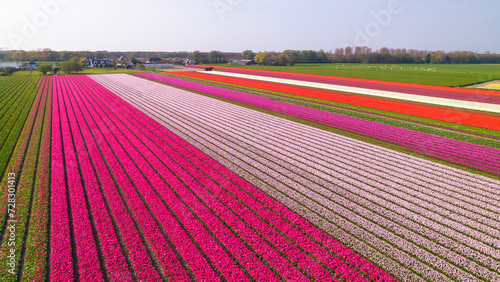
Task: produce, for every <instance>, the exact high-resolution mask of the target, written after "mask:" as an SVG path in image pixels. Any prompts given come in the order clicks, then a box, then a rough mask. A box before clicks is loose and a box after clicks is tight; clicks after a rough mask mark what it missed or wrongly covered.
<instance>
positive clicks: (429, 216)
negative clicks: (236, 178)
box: [121, 82, 499, 279]
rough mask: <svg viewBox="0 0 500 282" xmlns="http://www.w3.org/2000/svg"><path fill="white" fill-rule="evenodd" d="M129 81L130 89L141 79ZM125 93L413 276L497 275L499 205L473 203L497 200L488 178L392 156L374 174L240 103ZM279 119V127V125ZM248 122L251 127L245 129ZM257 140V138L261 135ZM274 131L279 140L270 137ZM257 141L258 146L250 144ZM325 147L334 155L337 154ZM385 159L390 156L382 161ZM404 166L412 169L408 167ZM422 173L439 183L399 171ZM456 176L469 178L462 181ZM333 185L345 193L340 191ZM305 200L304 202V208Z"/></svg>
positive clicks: (172, 93) (161, 90)
mask: <svg viewBox="0 0 500 282" xmlns="http://www.w3.org/2000/svg"><path fill="white" fill-rule="evenodd" d="M130 84H131V86H130V87H133V86H132V85H134V84H135V85H138V84H140V82H135V83H132V82H131V83H130ZM151 88H152V87H151ZM133 89H134V91H135V92H131V93H123V92H122V93H121V95H122V97H124V98H125V99H126V100H127V101H129V102H131V103H137V106H138V107H140V108H142V109H143V110H144V111H145V112H148V113H150V114H153V115H154V116H155V117H156V118H158V119H161V120H162V121H163V122H164V123H165V124H169V125H170V126H173V127H179V128H181V129H180V130H181V131H182V132H184V133H185V134H186V135H188V136H195V137H194V138H195V140H196V141H197V142H200V143H203V145H204V146H207V147H210V148H211V149H212V150H214V151H216V152H217V153H219V154H221V155H222V157H223V158H225V159H227V160H232V162H234V163H236V164H237V165H238V166H240V167H245V169H248V170H249V171H250V173H251V174H253V175H255V176H256V177H258V178H260V179H263V180H264V181H265V182H267V183H268V185H270V186H273V187H274V188H275V189H278V190H280V191H284V193H285V194H286V195H288V196H289V197H295V198H296V199H297V201H301V202H302V203H303V204H304V205H308V206H309V207H310V208H311V209H312V210H314V211H316V212H317V213H318V214H321V215H324V216H325V218H328V219H335V220H336V221H337V222H340V223H341V224H340V225H341V226H348V227H346V228H347V229H350V230H357V231H356V232H357V233H356V234H360V235H361V234H362V236H363V238H365V239H366V240H368V241H369V242H372V244H377V246H379V247H380V249H381V250H385V249H386V248H393V247H396V248H395V249H394V250H393V255H394V256H395V257H397V258H400V259H401V263H403V264H405V265H406V266H407V267H413V265H414V264H415V265H418V264H419V263H420V264H421V266H418V267H417V268H416V270H417V271H419V272H420V273H427V275H431V274H430V273H432V275H435V278H436V279H438V277H441V275H442V274H440V273H439V271H443V272H445V273H446V274H447V275H451V276H455V277H462V278H463V277H469V278H470V279H475V278H474V277H483V278H486V279H496V278H498V277H497V276H495V274H493V273H492V271H493V272H494V270H495V269H496V268H497V266H498V263H497V262H496V260H498V259H499V258H498V256H497V255H496V254H495V247H491V246H489V245H490V244H494V245H495V246H498V244H499V241H498V232H496V231H494V229H495V228H498V227H499V225H498V223H496V222H495V220H494V218H493V217H492V214H494V212H495V211H496V210H497V209H496V208H495V206H496V204H498V203H497V202H498V201H496V200H495V199H494V197H490V198H489V199H488V198H484V199H481V196H482V193H483V189H490V191H491V192H493V193H496V194H498V189H495V187H496V186H498V182H495V181H490V182H488V179H487V178H481V177H477V176H476V178H477V179H476V180H473V178H474V175H473V174H466V173H463V172H461V173H460V172H458V171H453V170H452V169H449V168H447V167H445V166H439V165H433V164H432V163H431V162H425V161H420V162H419V161H418V159H417V158H410V157H409V156H406V157H405V156H404V155H403V154H396V155H397V157H399V158H400V159H399V160H397V162H399V164H398V165H395V164H392V167H389V168H388V169H381V168H380V163H378V164H373V165H369V164H370V158H368V157H367V158H366V160H363V161H361V162H359V161H356V153H355V152H356V151H359V150H360V148H359V147H360V146H361V144H360V142H357V143H356V141H352V140H349V139H348V138H342V137H337V138H339V139H341V140H339V142H338V143H336V144H334V145H332V146H325V144H324V142H325V141H322V140H332V138H333V137H334V136H333V134H327V133H325V134H324V136H321V131H318V130H316V131H314V130H312V129H311V130H308V131H307V132H304V133H302V134H300V133H298V134H296V136H295V134H294V132H300V131H303V130H305V129H306V128H307V127H301V126H300V125H297V124H295V125H294V124H293V123H290V122H287V121H282V120H280V121H275V122H272V120H273V119H272V117H269V116H267V117H266V116H264V115H262V114H259V113H254V112H252V111H249V110H245V109H242V108H239V109H240V110H237V109H238V107H234V108H231V107H230V106H228V105H227V104H224V103H221V102H217V101H215V100H211V99H209V98H204V97H201V96H198V97H196V96H197V95H195V94H190V93H189V92H186V91H182V90H172V89H170V90H168V91H167V89H168V88H166V87H160V86H158V87H157V88H155V89H154V90H155V91H147V93H148V95H147V98H145V99H137V98H134V97H135V96H136V95H141V96H143V95H144V94H145V93H146V92H145V90H144V89H142V90H141V88H140V87H136V88H133ZM197 90H198V91H199V89H197ZM134 93H135V94H134ZM186 113H189V114H186ZM249 121H252V122H249ZM271 123H272V124H271ZM280 123H287V124H283V125H282V126H280ZM254 125H255V127H258V128H256V129H255V130H250V129H248V128H252V127H254ZM266 125H267V126H266ZM275 128H277V129H276V130H275ZM291 128H293V130H290V129H291ZM280 131H281V132H280ZM259 132H260V133H259ZM313 134H314V135H319V136H314V139H315V140H318V141H313V142H311V140H308V141H303V142H302V144H301V147H296V148H294V150H293V151H289V149H287V148H290V147H292V146H293V144H290V143H289V141H288V140H290V139H292V140H293V142H297V143H300V142H301V141H300V139H303V138H305V137H309V136H311V135H313ZM259 135H261V136H262V137H261V138H259ZM275 135H281V136H280V137H276V140H275V141H273V139H275ZM258 139H261V140H260V141H258V142H257V141H256V140H258ZM304 142H305V143H307V145H306V144H305V143H304ZM316 142H317V143H318V145H317V147H318V148H314V153H308V152H310V151H312V150H313V148H312V146H313V144H314V143H316ZM346 142H347V143H353V144H355V145H357V147H358V148H356V147H354V148H352V149H350V150H352V153H350V154H349V155H350V156H349V155H347V156H346V153H345V152H344V151H345V150H344V148H345V147H346V145H344V144H345V143H346ZM211 144H213V145H211ZM314 145H316V144H314ZM321 145H323V146H321ZM301 148H302V149H301ZM337 148H338V149H337ZM287 151H289V152H287ZM325 151H327V152H330V151H334V152H335V151H336V153H335V154H336V156H334V155H331V154H327V153H325ZM380 151H382V153H383V154H385V155H386V156H385V158H389V157H391V158H394V152H392V153H391V152H390V151H388V150H387V151H384V150H383V149H381V148H377V147H375V146H371V148H368V149H367V150H366V152H367V153H366V154H367V155H368V154H369V153H370V152H371V153H372V154H374V153H376V154H379V153H380ZM320 154H325V156H324V157H321V156H320ZM301 155H302V156H301ZM318 159H319V160H318ZM381 159H383V158H381ZM373 161H374V158H373V156H372V157H371V162H373ZM393 162H394V160H391V159H389V160H387V161H385V162H384V163H385V164H386V165H387V164H391V163H393ZM408 162H415V164H414V165H412V166H409V165H408V164H407V163H408ZM247 166H248V168H247ZM420 167H423V168H425V169H426V170H427V171H432V170H434V171H439V173H442V174H444V177H443V176H441V177H438V175H437V173H434V174H435V176H434V178H435V179H439V178H441V179H439V181H434V182H430V181H429V182H427V181H422V180H420V179H418V178H415V176H412V175H411V173H410V174H406V173H405V171H406V170H407V169H408V168H410V169H414V170H415V169H420ZM394 168H396V169H397V170H399V172H398V171H396V170H395V169H394ZM447 170H450V171H448V172H447ZM258 171H260V175H259V172H258ZM446 173H448V174H449V175H451V176H453V177H455V178H458V179H459V180H458V181H457V182H458V183H459V186H460V184H461V185H462V186H466V187H467V186H469V189H470V190H472V191H471V195H472V196H473V197H475V198H478V199H480V200H479V201H469V200H468V199H467V197H462V202H460V203H459V202H458V201H457V199H456V197H457V195H453V194H454V193H460V192H459V191H460V189H457V188H458V187H457V188H454V187H453V186H455V181H454V180H452V179H450V178H448V176H447V175H446ZM463 174H465V175H467V177H466V178H470V179H460V178H462V176H461V175H463ZM488 186H489V188H486V187H488ZM337 187H342V188H344V189H346V190H345V191H342V190H340V191H339V190H338V188H337ZM472 187H475V188H472ZM443 189H445V190H446V189H449V190H451V191H449V192H451V193H449V195H448V196H446V193H445V192H442V191H443ZM453 190H455V191H456V192H453ZM293 195H295V196H293ZM375 195H376V196H375ZM304 197H305V198H308V199H310V200H311V201H312V202H309V203H307V202H305V201H304V200H303V198H304ZM300 199H302V200H300ZM483 201H489V202H490V204H487V203H486V202H483ZM434 203H435V204H434ZM408 207H410V208H408ZM436 211H437V212H436ZM422 222H423V223H425V224H422ZM407 226H409V227H411V228H407ZM477 229H479V230H480V232H477V231H476V230H477ZM492 231H493V233H491V232H492ZM353 232H354V231H353ZM370 236H372V237H370ZM373 237H375V238H373ZM396 253H397V254H396ZM405 255H406V256H410V257H411V256H416V257H417V260H418V261H415V260H414V259H412V258H408V257H406V258H405ZM436 265H439V267H437V269H439V271H430V270H429V267H435V266H436ZM495 277H496V278H495Z"/></svg>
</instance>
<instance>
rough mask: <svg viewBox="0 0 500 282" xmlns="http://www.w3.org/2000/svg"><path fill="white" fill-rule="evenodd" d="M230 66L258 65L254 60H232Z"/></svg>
mask: <svg viewBox="0 0 500 282" xmlns="http://www.w3.org/2000/svg"><path fill="white" fill-rule="evenodd" d="M228 64H230V65H246V66H248V65H256V64H257V63H256V62H255V61H254V60H246V59H231V60H229V62H228Z"/></svg>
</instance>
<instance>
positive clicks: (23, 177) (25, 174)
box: [0, 90, 48, 281]
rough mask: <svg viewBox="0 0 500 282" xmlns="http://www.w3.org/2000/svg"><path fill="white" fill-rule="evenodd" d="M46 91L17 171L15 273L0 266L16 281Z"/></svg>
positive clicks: (4, 250)
mask: <svg viewBox="0 0 500 282" xmlns="http://www.w3.org/2000/svg"><path fill="white" fill-rule="evenodd" d="M47 95H48V94H47V92H46V91H44V90H41V91H40V94H39V97H38V99H37V102H36V104H35V106H34V107H33V110H34V111H35V112H36V117H35V120H34V124H33V128H32V131H31V134H30V138H29V139H30V141H29V145H28V148H27V151H26V154H25V157H24V162H23V166H22V169H21V171H20V173H19V182H18V189H17V191H16V202H17V205H16V210H17V218H16V219H17V222H16V235H17V236H16V241H15V246H16V249H17V250H18V253H16V269H17V270H18V271H17V273H16V274H15V275H9V274H8V273H7V266H3V265H2V267H0V275H4V276H5V277H8V281H17V280H18V279H20V277H18V276H19V274H20V272H19V271H21V269H22V263H23V259H24V257H23V256H24V255H23V253H24V245H25V240H26V235H27V233H26V232H25V231H26V230H27V228H29V218H30V216H31V209H32V208H31V206H32V203H33V194H34V187H35V185H34V184H35V181H36V179H37V177H36V176H37V167H38V160H39V157H40V155H39V152H40V142H41V136H42V130H43V128H42V126H43V124H44V118H45V110H46V99H47ZM8 253H9V252H8V249H7V248H2V249H1V250H0V258H5V257H6V256H7V255H8Z"/></svg>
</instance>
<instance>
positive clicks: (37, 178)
mask: <svg viewBox="0 0 500 282" xmlns="http://www.w3.org/2000/svg"><path fill="white" fill-rule="evenodd" d="M214 73H216V74H210V73H208V72H189V73H188V72H176V73H175V74H172V75H162V74H153V73H148V72H144V73H135V74H133V75H132V74H96V75H55V76H42V77H34V76H26V77H5V78H2V77H0V104H1V105H2V107H1V109H0V130H1V132H2V135H1V137H0V160H1V163H0V178H1V181H2V182H1V183H0V187H1V188H2V194H1V195H0V201H1V204H0V205H1V208H0V217H1V220H2V237H1V241H0V261H1V265H0V277H2V279H1V280H2V281H500V252H499V249H500V146H499V147H498V148H497V147H496V146H485V145H480V144H477V142H476V143H474V142H468V140H467V139H464V140H456V139H450V138H446V137H443V136H437V135H433V134H430V133H424V132H420V131H415V130H412V129H408V128H404V127H398V126H394V125H388V124H382V123H378V122H375V121H371V120H365V119H361V118H357V117H352V116H346V115H341V114H338V113H333V112H328V111H322V110H319V109H315V108H311V107H307V106H303V105H296V104H291V103H286V102H282V101H278V100H275V99H271V98H269V97H264V96H259V95H254V94H251V93H249V92H245V91H238V90H234V89H229V88H228V87H226V86H227V85H233V86H234V85H239V86H241V87H242V88H241V89H249V88H252V89H254V90H259V89H260V90H262V91H274V92H276V93H278V92H279V93H288V94H290V95H296V96H301V95H302V96H303V97H309V98H314V99H324V100H329V101H334V102H339V103H346V104H348V103H351V104H353V105H356V106H362V107H373V108H377V110H381V111H394V112H397V113H399V114H405V115H413V116H418V117H419V118H429V119H436V120H439V122H448V123H460V124H461V125H463V126H469V127H477V128H480V130H485V131H484V132H495V131H498V130H499V129H500V114H497V113H496V112H495V111H494V110H491V109H496V108H495V107H497V106H498V105H500V100H499V99H500V95H497V93H496V92H494V91H485V92H481V91H479V92H474V93H473V92H470V91H472V90H470V91H464V90H462V89H457V91H451V89H449V88H445V87H435V86H422V85H411V86H410V85H405V84H402V83H387V82H375V81H368V80H360V79H343V78H335V77H329V78H328V77H320V76H314V75H299V74H286V75H285V74H282V73H276V72H266V71H249V70H234V71H233V70H231V69H226V70H224V71H215V72H214ZM280 79H282V80H280ZM303 83H318V85H313V84H311V85H308V86H305V85H302V84H303ZM324 85H333V86H332V87H334V88H335V87H340V86H342V87H348V88H345V89H343V90H346V91H347V90H348V91H353V92H349V93H347V92H344V91H341V90H332V89H330V88H328V87H329V86H328V87H325V88H321V87H324ZM244 87H247V88H244ZM349 87H350V88H349ZM339 89H340V88H339ZM360 89H362V90H360ZM366 89H371V90H366ZM372 90H373V91H385V92H384V93H388V92H391V93H401V95H402V96H401V97H406V96H403V94H404V95H410V96H408V97H409V98H408V99H406V100H405V99H393V98H390V97H381V96H376V97H375V96H373V95H370V94H366V93H368V92H370V91H372ZM355 91H367V92H366V93H365V94H363V93H364V92H363V93H356V92H355ZM474 91H475V90H474ZM370 93H371V92H370ZM373 93H378V92H373ZM379 94H381V95H382V92H380V93H379ZM384 95H385V94H384ZM391 95H392V94H391ZM411 95H414V96H415V97H416V96H418V97H417V98H415V99H413V98H411V97H412V96H411ZM420 97H431V98H432V97H434V98H436V97H437V98H441V99H445V100H446V102H447V103H454V101H469V102H477V104H474V106H477V105H481V103H484V104H487V105H488V106H485V108H484V111H483V110H477V109H472V108H467V107H468V106H467V105H466V104H463V105H464V107H461V108H460V107H453V106H443V105H439V103H436V104H432V103H430V102H429V103H427V102H425V103H423V102H421V101H420V100H418V99H420ZM424 99H427V98H424ZM429 101H431V100H429ZM431 102H432V101H431ZM471 105H472V104H471ZM490 105H491V107H490ZM450 111H451V112H452V113H453V114H460V115H462V114H463V115H464V116H466V117H467V118H465V119H460V120H456V119H450V118H448V117H449V116H450V114H449V113H450ZM271 113H272V114H271ZM280 115H281V116H286V117H291V118H295V119H299V120H302V121H306V122H307V123H310V125H308V124H306V123H301V122H297V121H294V120H292V119H289V118H283V117H280ZM313 125H314V126H313ZM316 125H318V126H316ZM429 126H433V125H429ZM322 127H327V128H334V129H336V130H340V131H339V132H348V133H349V134H356V135H359V136H364V137H366V138H370V140H379V141H380V142H381V143H380V144H377V143H374V142H371V143H370V142H365V141H362V140H361V139H359V138H358V139H356V138H352V137H348V136H347V135H343V134H340V133H334V132H331V131H328V130H323V129H322ZM446 130H448V129H446ZM477 136H479V137H477V138H486V139H488V140H490V141H488V142H492V144H496V143H494V142H497V139H495V138H496V136H487V135H486V134H484V135H477ZM491 140H492V141H491ZM498 142H499V143H500V141H498ZM384 144H393V145H394V146H399V147H400V148H403V149H404V150H393V149H391V148H389V147H388V146H385V145H384ZM488 144H489V143H488ZM405 152H409V153H405ZM410 153H411V154H410ZM476 172H477V173H476Z"/></svg>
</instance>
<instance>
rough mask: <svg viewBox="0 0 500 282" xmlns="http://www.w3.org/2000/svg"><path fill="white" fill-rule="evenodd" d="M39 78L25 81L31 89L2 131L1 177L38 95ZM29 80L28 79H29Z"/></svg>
mask: <svg viewBox="0 0 500 282" xmlns="http://www.w3.org/2000/svg"><path fill="white" fill-rule="evenodd" d="M38 79H39V78H38V77H36V78H30V79H29V81H25V83H26V84H29V85H30V86H31V89H30V90H29V91H27V92H26V94H25V96H24V100H23V102H24V103H21V104H18V105H17V107H16V109H15V110H16V112H15V113H14V114H13V116H12V117H9V119H8V121H7V122H6V123H5V126H4V128H3V130H2V132H1V136H0V148H1V149H0V178H2V177H3V176H4V173H5V169H6V167H7V165H8V163H9V161H10V158H11V155H12V153H13V151H14V148H15V146H16V144H17V142H18V139H19V136H20V134H21V132H22V130H23V127H24V124H25V122H26V119H27V117H28V114H29V112H30V111H31V108H32V104H33V103H34V100H35V98H36V97H37V91H38V89H36V88H35V87H34V85H35V83H36V81H37V80H38ZM27 80H28V79H27Z"/></svg>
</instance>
